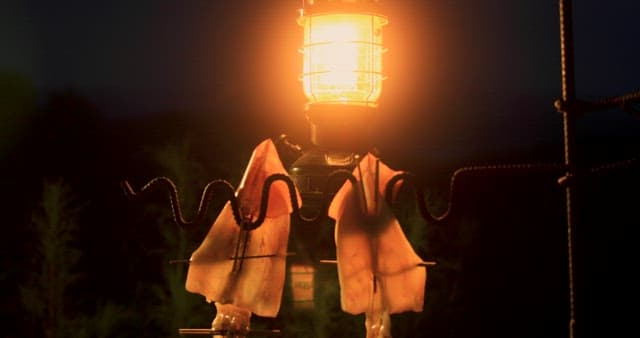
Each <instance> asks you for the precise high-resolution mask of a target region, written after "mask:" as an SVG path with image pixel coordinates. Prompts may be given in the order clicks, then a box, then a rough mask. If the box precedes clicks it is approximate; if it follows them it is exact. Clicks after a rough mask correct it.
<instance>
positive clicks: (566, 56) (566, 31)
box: [559, 0, 577, 338]
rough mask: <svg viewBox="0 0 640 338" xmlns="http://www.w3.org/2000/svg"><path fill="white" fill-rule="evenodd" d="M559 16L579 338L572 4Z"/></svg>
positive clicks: (562, 4)
mask: <svg viewBox="0 0 640 338" xmlns="http://www.w3.org/2000/svg"><path fill="white" fill-rule="evenodd" d="M559 14H560V15H559V16H560V62H561V72H562V102H561V105H560V106H561V107H562V108H561V112H562V120H563V134H564V164H565V167H566V172H565V182H566V185H565V195H566V213H567V215H566V216H567V239H568V241H567V249H568V268H569V269H568V272H569V337H570V338H575V337H576V302H575V300H576V293H575V276H576V274H575V261H576V256H575V249H576V248H575V242H576V234H575V227H574V223H575V215H574V210H575V208H576V205H575V204H576V203H575V202H576V201H575V199H576V196H575V190H576V186H575V184H576V180H575V176H576V169H577V167H576V151H575V125H576V116H575V115H576V113H577V111H576V109H575V107H576V89H575V74H574V60H573V53H574V50H573V23H572V10H571V0H559Z"/></svg>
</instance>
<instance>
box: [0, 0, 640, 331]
mask: <svg viewBox="0 0 640 338" xmlns="http://www.w3.org/2000/svg"><path fill="white" fill-rule="evenodd" d="M300 3H301V2H300V1H298V0H282V1H281V0H277V1H276V0H274V1H242V2H239V1H235V2H234V1H211V0H210V1H204V0H197V1H196V0H190V1H109V2H87V1H56V2H50V1H38V0H32V1H14V0H9V1H3V2H2V4H0V51H1V52H0V114H2V115H0V121H1V122H0V161H1V163H0V168H1V170H2V172H1V174H2V179H1V184H2V195H3V203H2V206H3V208H2V210H3V222H2V225H3V235H2V240H1V241H2V242H1V243H0V245H2V252H3V254H2V257H1V262H2V273H1V274H0V283H1V285H0V287H1V288H2V290H3V292H2V299H1V303H0V315H1V316H2V317H3V318H5V319H6V320H5V321H6V322H8V323H9V324H8V325H7V326H5V328H4V331H5V333H6V336H8V337H19V336H41V335H42V333H41V332H42V331H41V328H40V325H41V320H39V319H38V317H37V316H34V314H33V312H30V311H29V310H27V309H26V308H25V306H24V300H23V298H21V297H23V296H21V293H20V288H21V287H25V286H27V285H29V280H30V278H31V277H30V276H31V275H33V274H34V271H37V270H38V269H39V266H40V265H38V264H39V263H38V262H40V258H41V254H40V251H39V250H41V249H39V248H40V247H41V244H40V243H41V242H40V240H41V238H42V236H41V233H39V232H38V230H37V227H35V225H34V221H33V215H34V214H37V212H38V210H39V208H40V205H41V203H42V201H41V200H42V191H43V185H45V186H46V185H47V184H51V182H59V181H58V180H59V179H61V180H62V181H63V182H64V184H65V185H67V186H68V187H69V188H70V189H71V190H72V192H73V193H72V196H73V203H72V204H73V205H76V206H79V207H81V208H82V210H81V212H80V213H79V216H78V220H77V223H78V227H77V229H76V232H75V237H74V239H73V240H72V241H70V242H69V243H71V244H70V245H72V246H74V247H75V248H77V249H78V250H79V251H80V252H81V253H82V257H81V260H80V261H79V262H78V263H77V264H75V265H74V266H73V269H72V270H73V271H76V272H77V273H78V274H79V275H81V276H82V277H81V278H79V280H77V281H75V282H73V283H71V282H70V283H69V290H70V291H69V292H67V295H68V296H69V300H68V301H65V304H66V305H65V313H66V316H67V317H68V318H71V319H73V318H76V317H82V316H83V315H84V316H89V318H91V316H94V319H95V316H97V315H98V313H100V312H99V309H100V306H101V305H104V304H115V306H119V307H120V309H123V308H124V309H129V310H131V311H132V312H133V314H130V313H127V316H128V317H127V316H123V317H124V318H120V319H119V320H120V322H117V323H116V324H113V325H112V326H111V329H110V330H111V331H108V330H106V329H105V330H103V331H102V332H103V334H106V335H107V336H114V335H115V336H129V335H131V336H147V335H148V336H151V335H155V336H158V335H160V336H163V335H168V334H173V333H174V332H175V330H174V329H175V328H167V327H165V326H163V324H158V323H159V322H160V323H161V322H162V319H157V320H156V319H154V320H151V319H149V318H151V317H152V316H151V315H147V314H148V313H150V312H154V311H156V310H157V309H158V308H160V307H161V305H158V304H159V303H160V304H161V303H162V299H160V298H157V297H153V296H151V295H150V294H151V293H152V292H151V291H144V290H147V289H149V290H151V289H153V288H154V287H158V288H160V289H163V290H165V289H166V288H167V286H166V280H165V279H166V275H167V274H168V273H169V272H167V271H171V270H170V269H172V267H167V266H166V264H165V263H166V260H165V258H166V257H165V255H164V254H163V252H164V251H166V250H168V249H167V247H168V246H170V245H171V244H170V243H168V242H167V240H166V239H165V238H164V237H163V236H164V235H163V234H161V231H160V230H159V225H158V224H160V223H162V222H164V223H163V224H168V225H167V226H171V223H170V222H169V221H167V220H166V217H167V216H168V215H169V209H168V205H167V204H166V203H165V201H164V200H163V199H162V198H161V196H160V197H158V198H157V199H155V200H154V199H152V200H149V201H147V203H132V202H129V201H127V200H126V199H125V198H124V195H123V193H122V191H121V189H120V186H119V183H120V181H121V180H123V179H128V180H130V181H131V182H132V184H133V185H134V186H135V187H140V186H142V185H143V184H144V183H146V182H147V181H148V180H150V179H151V178H153V177H156V176H162V175H164V176H169V177H172V178H176V177H174V176H175V175H178V174H180V173H184V172H186V173H187V174H186V176H185V178H184V179H182V181H181V182H182V183H181V184H180V188H183V191H184V193H185V195H187V194H188V195H190V196H191V197H190V198H191V199H192V200H195V199H197V197H198V196H199V193H200V189H201V188H202V187H203V186H204V185H205V184H206V182H208V181H210V180H213V179H217V178H223V179H227V180H229V181H230V182H231V183H232V184H234V185H237V183H238V182H239V178H240V176H241V174H242V171H243V170H244V165H245V164H246V162H247V161H248V159H249V156H250V153H251V150H252V149H253V147H254V146H255V145H257V144H258V142H260V141H261V140H263V139H265V138H268V137H277V136H278V135H279V134H280V133H286V134H288V135H290V136H291V139H292V141H294V142H297V143H300V144H302V145H303V146H306V145H308V137H307V134H308V130H307V124H306V121H305V117H304V113H303V106H304V96H303V94H302V91H301V88H300V84H299V82H298V80H297V78H298V73H299V72H300V68H301V66H300V64H301V60H300V59H301V58H300V55H299V53H298V51H297V49H298V47H299V46H300V44H301V41H302V37H301V32H300V29H299V27H298V26H297V24H296V23H295V18H296V15H297V12H296V11H297V9H298V8H299V7H300ZM557 6H558V5H557V2H556V1H546V0H545V1H538V0H535V1H534V0H530V1H525V0H522V1H508V0H487V1H472V0H460V1H418V0H396V1H391V0H389V1H387V10H388V13H387V15H388V16H389V19H390V24H389V26H388V27H387V28H386V30H385V45H386V46H387V47H388V48H389V52H388V53H387V55H386V59H385V71H386V73H387V74H388V76H389V78H388V79H387V80H386V82H385V84H384V85H385V89H384V92H383V97H382V99H381V101H380V108H379V112H378V116H377V119H376V120H375V121H374V122H373V123H372V125H371V126H370V127H369V128H372V130H373V131H374V133H376V135H379V137H378V138H377V142H376V146H377V147H378V148H379V149H380V152H381V155H382V159H383V161H385V163H387V164H388V165H389V166H390V167H392V168H394V169H403V170H409V171H412V172H414V173H415V174H416V175H417V176H418V177H419V179H420V183H421V184H422V185H423V186H424V187H425V190H427V194H428V197H427V199H428V200H429V201H430V202H432V203H433V204H435V206H436V207H435V208H434V209H436V210H442V209H443V205H444V204H446V201H447V199H448V198H449V196H448V190H447V189H448V184H449V177H450V175H451V173H452V172H453V171H454V170H455V169H456V168H458V167H460V166H465V165H478V164H492V163H523V162H527V163H533V162H535V163H537V162H545V163H546V162H554V163H555V162H557V163H560V162H562V158H563V157H562V156H563V148H562V121H561V116H560V115H559V114H558V113H557V112H555V110H554V108H553V102H554V100H555V99H557V98H558V97H559V95H560V50H559V31H558V8H557ZM639 10H640V4H639V3H638V2H637V1H634V0H613V1H606V2H604V1H595V0H589V1H576V2H575V4H574V31H575V55H576V65H575V66H576V82H577V93H578V96H579V97H580V98H583V99H596V98H600V97H606V96H613V95H618V94H623V93H627V92H631V91H635V90H638V86H640V63H639V62H637V60H638V59H639V57H640V47H639V45H638V43H637V36H639V35H640V28H638V26H637V25H636V24H635V20H636V19H637V13H638V12H639ZM639 132H640V122H639V121H637V119H636V118H633V117H632V116H630V115H628V114H625V113H623V112H621V111H617V110H611V111H606V112H600V113H593V114H589V115H586V116H582V117H580V119H579V123H578V136H577V145H578V153H579V156H578V159H579V162H580V163H581V164H582V165H583V166H584V167H585V168H587V167H590V166H594V165H599V164H602V163H606V162H612V161H620V160H624V159H628V158H633V157H636V156H637V155H638V152H639V145H640V133H639ZM162 154H164V155H162ZM162 156H165V160H164V162H163V160H162V159H159V158H161V157H162ZM166 157H170V159H168V160H167V159H166ZM168 163H169V164H168ZM171 163H173V164H171ZM177 163H178V164H177ZM179 163H182V164H184V166H183V167H180V165H179ZM172 165H173V167H172ZM190 165H193V168H192V169H193V170H190V169H189V168H190V167H189V166H190ZM177 168H178V169H177ZM180 168H182V169H180ZM185 168H186V169H185ZM180 170H182V171H180ZM557 178H558V177H557V176H556V175H555V174H550V175H534V176H529V175H522V176H518V175H516V176H508V177H483V178H481V179H475V180H471V179H469V180H466V181H461V182H460V186H461V187H462V188H461V190H460V191H461V192H462V193H461V195H463V197H461V202H460V205H459V206H460V210H462V212H461V213H460V214H459V215H456V217H455V218H454V220H453V221H452V222H451V224H447V225H446V226H443V227H438V226H435V225H424V224H422V223H420V222H419V221H415V220H412V219H411V217H409V221H408V223H407V224H408V225H405V224H403V226H405V227H411V224H422V225H420V226H425V227H426V228H427V229H428V230H424V231H425V233H424V234H423V236H422V242H420V243H421V244H419V245H416V247H419V250H418V251H420V253H421V255H422V256H423V257H424V258H425V259H434V260H436V261H438V262H439V265H438V266H437V267H435V268H433V269H430V270H429V282H428V286H427V291H426V299H427V300H426V304H425V311H424V312H423V313H422V314H406V315H402V316H398V318H397V319H396V320H394V323H398V324H397V325H396V324H394V330H396V332H395V333H394V336H400V337H403V336H409V335H411V336H422V334H418V333H416V332H424V336H431V337H476V336H477V337H480V336H483V337H489V336H490V337H540V336H547V337H566V336H567V335H568V333H567V332H568V329H567V327H568V311H569V307H568V272H567V267H566V266H567V255H566V245H567V244H566V226H565V218H564V200H563V195H562V190H561V189H560V188H559V187H558V186H557V184H556V179H557ZM637 188H638V175H637V174H636V173H635V171H633V170H625V171H621V172H617V173H615V174H612V175H603V176H602V177H600V176H599V177H597V178H595V179H594V180H593V181H592V182H591V183H589V184H587V185H585V186H584V187H583V189H581V190H579V194H578V196H579V197H578V198H579V199H578V202H580V204H579V209H578V211H579V212H578V216H577V217H578V219H577V220H578V225H579V227H578V228H577V229H578V230H577V233H578V235H579V238H580V242H579V243H581V244H580V246H578V247H577V248H576V250H579V252H580V256H579V258H580V259H579V263H577V264H578V265H577V267H579V268H580V269H581V270H580V273H579V275H578V277H579V279H578V280H577V283H582V284H581V285H580V287H581V289H579V290H580V293H578V297H579V299H581V300H582V302H583V303H582V305H581V306H584V309H585V310H584V312H583V314H582V315H583V316H584V317H583V318H584V319H583V321H584V322H586V323H588V327H589V330H588V332H589V336H598V335H603V336H614V334H615V333H620V332H624V331H625V330H626V329H627V328H629V327H630V326H631V322H630V321H628V319H630V318H629V317H630V315H628V314H625V311H624V310H623V305H626V304H627V303H628V302H629V299H631V296H632V295H634V292H635V291H633V290H632V288H631V286H632V281H633V280H634V279H632V278H631V267H632V265H631V264H632V262H634V260H633V257H634V255H633V254H632V251H631V248H632V236H631V231H632V229H633V228H634V226H637V225H638V220H637V217H636V216H635V215H634V214H633V213H632V212H633V211H634V210H635V207H637V201H638V199H637V197H636V195H637ZM181 192H182V191H181ZM185 198H186V197H185ZM190 203H191V204H190ZM150 205H152V206H155V209H153V208H152V207H150ZM189 205H191V206H192V207H194V206H195V202H186V203H185V206H186V207H188V206H189ZM219 206H220V204H218V207H219ZM162 215H164V216H162ZM213 216H214V215H212V217H213ZM162 217H164V218H162ZM159 219H160V220H161V221H159ZM412 222H413V223H412ZM416 222H417V223H416ZM203 231H206V227H205V229H202V230H197V231H196V230H191V231H189V242H188V243H190V245H191V246H193V245H197V243H198V242H199V241H200V240H201V237H200V235H201V234H202V232H203ZM319 231H320V230H319ZM323 231H325V232H326V231H329V235H330V233H331V230H330V229H329V230H323ZM325 249H326V248H325ZM329 249H330V248H329ZM329 249H327V251H328V253H327V254H330V250H329ZM174 258H175V257H174ZM180 258H181V257H180ZM70 269H71V267H70ZM141 290H142V291H141ZM185 293H186V291H185ZM580 297H582V298H580ZM196 301H201V300H200V299H197V300H196ZM283 306H284V308H283V311H288V310H287V309H288V308H287V307H286V305H283ZM581 308H582V307H581ZM202 309H208V308H207V307H206V306H204V305H203V307H202ZM207 311H209V310H207ZM332 311H334V312H335V315H336V316H337V318H342V317H348V315H346V314H341V313H340V311H339V308H338V309H332ZM156 312H157V311H156ZM189 315H191V316H192V317H197V316H195V315H192V314H189V313H188V314H187V316H189ZM163 316H164V317H162V316H159V318H165V319H166V318H169V317H172V316H174V317H179V316H176V315H174V314H171V313H168V314H164V315H163ZM199 316H200V317H198V318H197V319H194V320H193V321H191V322H188V324H189V325H191V326H193V325H196V326H199V327H205V326H206V325H208V322H207V321H206V320H207V318H209V319H208V320H210V318H212V315H209V314H204V315H202V314H199ZM318 316H320V315H318ZM341 316H342V317H341ZM280 317H281V318H278V319H277V320H274V321H273V322H267V324H265V325H267V326H274V327H280V328H283V329H284V328H286V327H288V326H289V327H293V326H295V325H293V324H292V323H291V322H290V320H291V318H292V317H289V316H288V314H286V313H285V314H283V315H281V316H280ZM153 318H155V317H153ZM200 318H204V321H202V320H201V319H200ZM296 318H297V317H296ZM40 319H41V318H40ZM71 319H69V321H70V322H71V321H72V320H71ZM145 319H147V321H146V322H145ZM298 319H299V318H298ZM300 321H301V322H302V320H300ZM307 321H308V322H309V323H315V324H309V325H316V324H317V321H316V322H314V321H313V320H311V319H308V318H307ZM89 322H90V323H93V324H87V325H94V326H95V325H96V324H95V323H96V322H97V320H94V321H91V320H90V321H89ZM133 322H135V323H136V325H134V324H132V323H133ZM123 323H124V324H123ZM336 323H341V322H336ZM179 324H180V325H182V326H180V327H185V326H188V325H187V324H185V322H183V323H179ZM361 324H362V323H361V321H360V320H359V321H357V322H356V324H355V325H361ZM69 325H71V324H69ZM73 325H75V326H73ZM73 325H71V326H70V327H76V328H77V327H80V326H82V325H80V324H77V323H76V324H73ZM85 326H86V325H85ZM296 327H297V326H296ZM319 327H321V329H320V332H326V333H325V334H326V335H328V336H332V335H333V336H335V335H346V334H347V332H349V331H348V330H345V329H344V328H341V327H340V326H339V324H334V325H333V326H332V325H329V324H327V325H325V326H319ZM418 330H419V331H418ZM96 331H100V330H96ZM311 331H312V330H309V332H311ZM105 332H111V334H107V333H105ZM292 332H298V331H294V330H292V331H289V333H292ZM313 332H314V333H315V336H319V335H320V334H319V333H318V332H319V331H317V330H316V331H313ZM336 332H337V333H336ZM340 332H342V334H341V333H340ZM409 332H411V333H409ZM296 334H297V333H296ZM309 334H310V335H311V336H314V334H311V333H309ZM88 335H91V334H88ZM94 335H95V334H94ZM298 335H299V336H300V335H301V334H298ZM77 336H80V335H79V334H78V335H77Z"/></svg>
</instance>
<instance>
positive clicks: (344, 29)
mask: <svg viewBox="0 0 640 338" xmlns="http://www.w3.org/2000/svg"><path fill="white" fill-rule="evenodd" d="M303 3H304V8H303V9H302V10H300V16H299V17H298V24H299V25H300V26H301V27H302V28H303V30H304V34H303V35H304V42H303V46H302V48H301V49H300V52H301V53H302V56H303V61H302V74H301V75H300V80H301V82H302V89H303V92H304V94H305V96H306V98H307V103H306V106H305V107H306V109H305V110H306V114H307V118H308V120H309V122H310V125H311V140H312V142H313V143H314V144H316V145H322V146H325V147H326V148H334V149H342V150H346V149H355V148H359V147H360V148H361V147H362V144H363V143H365V142H361V141H358V140H364V139H366V138H367V137H364V136H363V135H362V133H361V132H360V130H362V129H363V128H366V125H367V123H368V122H369V120H371V117H372V111H373V108H375V107H376V106H377V104H378V100H379V98H380V96H381V94H382V82H383V80H384V78H385V76H384V73H383V69H382V64H383V61H382V58H383V54H384V52H385V48H384V46H383V44H382V28H383V27H384V26H385V25H386V24H387V22H388V20H387V18H386V17H385V16H383V15H381V14H379V13H380V11H379V4H378V0H304V2H303ZM355 141H358V142H355Z"/></svg>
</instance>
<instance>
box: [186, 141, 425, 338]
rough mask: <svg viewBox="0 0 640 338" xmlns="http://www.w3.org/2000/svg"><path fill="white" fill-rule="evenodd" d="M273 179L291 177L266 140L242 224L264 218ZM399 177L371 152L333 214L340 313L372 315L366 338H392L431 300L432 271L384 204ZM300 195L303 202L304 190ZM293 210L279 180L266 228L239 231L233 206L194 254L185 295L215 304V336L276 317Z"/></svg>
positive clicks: (253, 169) (244, 187) (254, 166)
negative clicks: (396, 316) (401, 322)
mask: <svg viewBox="0 0 640 338" xmlns="http://www.w3.org/2000/svg"><path fill="white" fill-rule="evenodd" d="M273 174H284V175H286V170H285V168H284V167H283V165H282V163H281V161H280V159H279V157H278V153H277V151H276V148H275V146H274V144H273V142H272V141H271V140H265V141H263V142H262V143H260V144H259V145H258V146H257V147H256V148H255V149H254V151H253V154H252V156H251V160H250V161H249V164H248V166H247V169H246V170H245V173H244V176H243V179H242V181H241V183H240V186H239V187H238V189H237V191H236V196H237V199H238V202H239V205H240V214H241V218H242V223H243V224H249V223H250V222H254V221H255V220H256V219H257V218H258V215H259V210H260V203H261V198H262V188H263V185H264V183H265V180H266V179H267V177H269V176H270V175H273ZM395 174H396V172H395V171H393V170H391V169H389V168H388V167H387V166H386V165H384V164H382V163H380V162H379V160H378V159H377V158H375V157H374V156H373V155H371V154H367V155H366V156H365V157H363V158H362V160H361V161H360V163H359V164H358V167H357V168H356V170H354V176H355V177H357V178H358V186H352V185H351V184H350V183H349V182H347V183H345V184H344V185H343V186H342V187H341V189H340V190H339V191H338V192H337V193H336V195H335V197H334V199H333V201H332V202H331V205H330V207H329V216H330V217H331V218H333V219H335V220H336V227H335V241H336V250H337V252H336V257H337V266H338V277H339V283H340V302H341V307H342V310H343V311H345V312H347V313H351V314H360V313H365V325H366V328H367V338H369V337H390V336H391V334H390V317H389V315H390V314H393V313H400V312H405V311H416V312H419V311H422V307H423V302H424V288H425V283H426V269H425V268H424V267H422V266H420V263H421V262H422V260H421V259H420V257H419V256H418V255H417V254H416V253H415V252H414V251H413V249H412V247H411V245H410V243H409V242H408V240H407V239H406V237H405V236H404V234H403V232H402V228H401V227H400V224H399V223H398V221H397V219H396V218H395V217H394V215H393V212H392V211H391V209H390V207H389V206H388V205H387V203H386V202H385V201H384V199H383V193H382V191H383V189H384V188H385V187H386V184H387V182H388V181H389V180H390V179H391V177H393V176H394V175H395ZM296 197H297V199H298V202H299V203H298V204H300V196H299V194H298V193H297V192H296ZM292 211H293V207H292V205H291V199H290V194H289V190H288V187H287V185H286V183H285V182H283V181H276V182H274V183H272V186H271V189H270V191H269V196H268V208H267V211H266V217H265V219H264V222H263V223H262V225H261V226H259V227H257V228H256V229H253V230H249V229H247V227H245V226H242V224H241V226H240V227H239V226H237V225H236V220H235V218H234V215H233V210H232V208H231V205H230V203H227V204H226V205H225V206H224V208H223V209H222V211H221V212H220V214H219V215H218V217H217V219H216V220H215V222H214V223H213V225H212V226H211V229H210V230H209V232H208V234H207V236H206V237H205V239H204V241H203V242H202V244H201V245H200V247H198V249H196V250H195V251H194V253H193V254H192V256H191V259H190V266H189V271H188V274H187V281H186V289H187V290H188V291H190V292H193V293H198V294H201V295H203V296H204V297H205V298H206V299H207V301H209V302H214V303H215V306H216V309H217V313H216V317H215V319H214V320H213V323H212V329H213V330H225V331H227V332H236V337H243V336H244V335H245V334H246V333H247V332H249V329H250V323H249V322H250V318H251V314H252V313H253V314H256V315H258V316H262V317H276V316H277V314H278V311H279V309H280V301H281V298H282V291H283V288H284V278H285V267H286V256H287V252H286V251H287V245H288V238H289V230H290V214H291V212H292Z"/></svg>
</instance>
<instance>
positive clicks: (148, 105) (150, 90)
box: [0, 0, 640, 151]
mask: <svg viewBox="0 0 640 338" xmlns="http://www.w3.org/2000/svg"><path fill="white" fill-rule="evenodd" d="M386 3H387V5H388V11H389V13H387V14H388V15H389V17H390V25H389V26H388V28H387V29H386V31H385V33H386V42H385V44H386V45H387V46H388V47H389V53H388V54H387V57H386V61H385V62H386V63H385V69H386V72H387V73H388V75H389V79H388V80H387V81H386V83H385V90H384V93H383V98H382V100H381V107H380V112H381V114H380V116H381V117H380V119H381V120H382V121H383V123H384V124H385V125H387V126H391V125H393V127H391V128H389V131H388V134H387V136H388V137H398V136H399V135H402V136H403V139H402V140H399V141H398V142H396V146H397V147H402V146H403V145H406V144H415V143H430V144H435V145H436V146H434V147H435V148H437V145H438V142H445V141H444V140H445V139H446V140H447V141H446V142H447V143H448V144H449V145H450V146H451V147H453V148H454V149H455V147H456V145H459V147H460V148H466V147H469V146H470V145H469V144H473V143H474V142H473V141H474V140H476V139H479V138H481V139H485V140H487V142H488V143H486V144H483V146H487V145H488V146H489V147H491V144H493V145H496V144H505V143H516V144H526V143H532V142H534V143H535V142H538V141H545V140H547V139H554V140H557V139H558V138H559V137H560V135H561V131H560V130H559V129H557V128H558V126H559V122H560V121H559V117H558V115H557V114H555V113H554V110H553V106H552V103H553V100H554V99H555V98H557V97H558V96H559V93H560V75H559V74H560V72H559V70H560V57H559V54H560V53H559V38H558V13H557V1H555V0H515V1H514V0H484V1H477V0H457V1H456V0H451V1H449V0H447V1H445V0H440V1H425V0H388V1H386ZM300 4H301V1H300V0H269V1H266V0H263V1H213V0H185V1H177V0H174V1H169V0H153V1H151V0H139V1H122V0H114V1H78V0H63V1H44V0H30V1H19V0H5V1H3V2H2V4H1V5H0V50H2V53H0V70H3V71H6V70H8V71H10V72H14V73H18V74H20V75H22V76H24V77H26V78H27V79H29V80H30V81H31V82H32V83H33V84H34V85H35V86H36V88H37V89H38V90H39V92H40V93H41V94H42V93H46V92H47V91H50V90H55V89H68V88H71V89H74V90H76V91H79V92H81V93H82V94H83V95H86V96H88V97H89V98H90V99H91V100H92V101H94V102H95V103H96V104H97V105H98V107H99V109H100V110H101V111H102V112H104V113H105V114H109V115H123V114H140V113H153V112H157V111H163V110H194V111H203V112H207V113H212V114H221V113H223V112H228V111H233V112H238V111H242V114H246V115H247V116H248V117H249V120H250V117H251V116H258V117H262V118H264V119H272V120H273V121H277V122H276V123H277V124H278V127H279V128H282V129H289V128H296V127H295V126H296V125H297V124H299V123H300V121H303V119H302V117H301V116H302V106H303V103H304V98H303V95H302V92H301V89H300V85H299V82H298V81H297V76H298V73H299V71H300V56H299V54H298V52H297V48H298V47H299V45H300V44H301V34H300V29H299V27H298V26H297V25H296V22H295V18H296V15H297V9H298V8H299V7H300ZM574 12H575V13H574V14H575V15H574V21H575V40H576V46H575V47H576V73H577V82H578V93H579V95H580V96H581V97H584V98H596V97H599V96H608V95H616V94H622V93H626V92H631V91H635V90H637V89H638V88H639V87H640V62H637V60H639V59H640V46H639V44H638V43H637V37H638V36H640V27H639V26H638V25H637V24H635V23H636V21H637V13H638V12H640V2H638V1H637V0H611V1H598V0H582V1H575V4H574ZM623 119H624V118H623ZM387 122H392V123H387ZM602 123H603V122H602V121H596V124H600V125H602ZM605 125H606V123H605ZM616 125H617V124H616ZM608 128H613V127H608ZM504 130H508V132H504ZM285 131H286V130H285ZM634 131H635V130H634ZM443 134H447V135H448V136H447V137H444V136H442V135H443ZM452 134H455V135H457V136H455V137H454V136H451V135H452ZM425 135H433V136H432V137H431V138H428V137H427V138H426V139H424V137H425ZM452 137H453V138H452ZM491 139H492V140H491ZM476 144H477V143H476ZM471 146H473V145H471ZM435 148H429V147H427V149H426V150H425V151H431V150H434V149H435Z"/></svg>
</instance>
